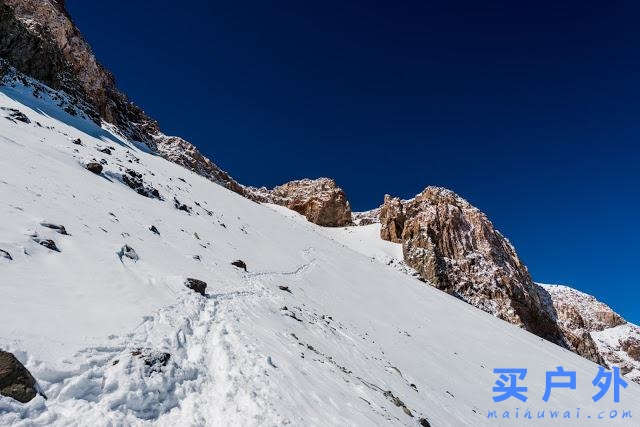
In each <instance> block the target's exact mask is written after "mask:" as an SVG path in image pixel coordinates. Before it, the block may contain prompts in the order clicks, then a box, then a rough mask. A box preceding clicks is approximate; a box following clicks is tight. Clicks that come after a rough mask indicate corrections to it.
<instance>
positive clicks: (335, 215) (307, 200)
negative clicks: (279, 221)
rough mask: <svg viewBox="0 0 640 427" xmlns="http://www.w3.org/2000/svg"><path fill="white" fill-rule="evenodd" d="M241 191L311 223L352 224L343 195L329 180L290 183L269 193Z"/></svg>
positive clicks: (265, 190) (328, 225) (347, 202)
mask: <svg viewBox="0 0 640 427" xmlns="http://www.w3.org/2000/svg"><path fill="white" fill-rule="evenodd" d="M245 192H246V195H247V197H249V198H251V199H252V200H255V201H257V202H261V203H273V204H276V205H280V206H286V207H287V208H289V209H292V210H294V211H296V212H298V213H300V214H302V215H304V216H305V217H306V218H307V219H308V220H309V221H311V222H313V223H314V224H318V225H322V226H325V227H340V226H343V225H347V224H351V222H352V220H351V207H350V205H349V201H348V200H347V196H346V195H345V193H344V191H343V190H342V188H340V187H338V185H337V184H336V182H335V181H334V180H332V179H330V178H318V179H300V180H296V181H290V182H287V183H285V184H282V185H279V186H277V187H275V188H273V189H271V190H269V189H267V188H266V187H262V188H255V187H245Z"/></svg>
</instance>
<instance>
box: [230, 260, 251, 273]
mask: <svg viewBox="0 0 640 427" xmlns="http://www.w3.org/2000/svg"><path fill="white" fill-rule="evenodd" d="M231 265H233V266H234V267H238V268H242V269H243V270H244V271H247V264H245V262H244V261H242V260H241V259H239V260H236V261H233V262H232V263H231Z"/></svg>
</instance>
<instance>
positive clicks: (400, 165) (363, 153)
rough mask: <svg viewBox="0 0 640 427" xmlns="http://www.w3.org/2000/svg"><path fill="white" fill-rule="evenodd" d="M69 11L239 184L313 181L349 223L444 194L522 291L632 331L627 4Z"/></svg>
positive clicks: (632, 128)
mask: <svg viewBox="0 0 640 427" xmlns="http://www.w3.org/2000/svg"><path fill="white" fill-rule="evenodd" d="M67 3H68V7H69V9H70V12H71V15H72V16H73V17H74V19H75V21H76V24H77V25H78V27H79V28H80V30H81V31H82V32H83V33H84V34H85V36H86V37H87V39H88V41H89V42H90V43H91V44H92V46H93V47H94V50H95V52H96V54H97V56H98V58H99V59H100V60H101V61H102V62H103V63H104V64H105V65H106V66H107V67H108V68H109V69H111V70H112V71H113V72H114V73H115V75H116V77H117V79H118V82H119V85H120V87H121V88H122V89H123V90H124V91H125V92H126V93H127V94H129V96H130V97H131V98H132V99H133V100H134V101H135V102H137V103H138V104H139V105H141V106H142V107H143V108H144V109H145V110H146V111H147V112H148V113H150V114H151V115H152V116H153V117H155V118H157V119H158V120H159V122H160V124H161V127H162V128H163V130H164V131H165V132H167V133H170V134H176V135H180V136H183V137H185V138H186V139H188V140H190V141H191V142H193V143H194V144H196V145H197V146H198V147H199V148H200V149H201V150H202V151H203V152H205V153H206V154H207V155H209V156H210V157H212V158H213V159H214V161H216V162H217V163H218V164H219V165H221V166H222V167H223V168H224V169H226V170H228V171H229V172H230V173H231V174H232V175H233V176H234V177H235V178H236V179H238V180H239V181H240V182H242V183H245V184H252V185H267V186H273V185H277V184H280V183H283V182H285V181H288V180H290V179H293V178H301V177H318V176H330V177H333V178H335V179H336V180H337V181H338V183H339V184H340V185H341V186H342V187H343V188H344V189H345V191H346V192H347V195H348V197H349V199H350V200H351V203H352V206H353V208H354V209H355V210H364V209H370V208H373V207H376V206H378V205H379V204H380V203H381V201H382V197H383V195H384V193H390V194H393V195H397V196H401V197H405V198H406V197H411V196H413V195H414V194H416V193H418V192H419V191H421V190H422V189H423V188H424V187H425V186H426V185H441V186H445V187H448V188H451V189H453V190H455V191H456V192H458V193H460V194H461V195H462V196H464V197H465V198H467V199H468V200H469V201H470V202H472V203H473V204H475V205H476V206H478V207H479V208H480V209H482V210H483V211H485V212H486V213H487V214H488V215H489V217H490V218H491V219H492V220H493V222H494V224H495V225H496V226H497V227H498V228H499V229H500V230H501V231H503V233H504V234H505V235H507V236H508V237H509V238H510V240H511V241H512V243H513V244H514V245H515V246H516V248H517V250H518V252H519V254H520V255H521V257H522V259H523V260H524V261H525V263H526V264H527V265H528V267H529V269H530V271H531V273H532V275H533V277H534V279H535V280H537V281H541V282H548V283H554V282H555V283H566V284H570V285H572V286H574V287H576V288H578V289H581V290H583V291H586V292H589V293H592V294H594V295H596V296H597V297H598V298H600V299H602V300H604V301H605V302H607V303H609V304H610V305H612V306H613V307H614V309H616V310H618V311H619V312H621V313H622V314H623V315H624V316H625V317H626V318H627V319H628V320H631V321H634V322H636V323H640V286H639V281H638V267H640V261H639V259H640V243H639V240H640V239H639V238H640V233H639V232H638V224H639V220H640V218H639V214H638V212H640V210H639V209H640V197H639V194H640V191H639V190H638V185H639V184H640V170H639V166H638V164H639V163H638V162H639V161H640V148H639V141H638V136H639V135H640V120H639V119H640V114H639V113H640V27H639V26H638V16H640V6H636V5H637V4H638V3H637V2H632V1H630V2H599V4H595V3H594V4H592V5H589V4H588V2H577V1H576V2H553V3H549V4H543V3H542V2H532V3H531V4H530V5H529V6H522V5H520V3H522V2H513V1H505V2H504V3H496V2H477V1H470V2H429V1H415V2H413V1H406V2H379V4H376V3H378V2H375V1H373V0H365V1H346V2H345V1H335V2H334V1H322V2H306V1H281V2H264V1H255V2H253V1H233V2H216V1H200V0H192V1H188V2H175V1H164V0H158V1H154V2H149V1H147V0H144V1H143V0H127V1H126V2H125V1H111V2H102V1H97V2H86V1H81V0H68V2H67ZM634 3H635V4H636V5H634Z"/></svg>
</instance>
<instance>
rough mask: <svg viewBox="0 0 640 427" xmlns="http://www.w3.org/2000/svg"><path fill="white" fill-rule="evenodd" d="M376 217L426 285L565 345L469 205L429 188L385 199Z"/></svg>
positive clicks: (523, 273) (527, 282)
mask: <svg viewBox="0 0 640 427" xmlns="http://www.w3.org/2000/svg"><path fill="white" fill-rule="evenodd" d="M380 212H381V223H382V224H383V226H382V228H381V237H382V238H383V239H385V240H392V241H393V239H395V240H396V241H401V242H402V250H403V255H404V259H405V262H406V263H407V264H408V265H409V266H411V267H413V268H414V269H416V271H418V273H419V274H420V276H421V277H422V278H423V279H424V280H426V281H427V282H429V283H431V284H432V285H434V286H436V287H437V288H439V289H442V290H444V291H446V292H448V293H450V294H452V295H455V296H457V297H459V298H461V299H463V300H464V301H466V302H468V303H470V304H472V305H474V306H476V307H478V308H481V309H482V310H484V311H487V312H489V313H491V314H493V315H495V316H497V317H499V318H501V319H504V320H506V321H508V322H510V323H513V324H516V325H518V326H522V327H524V328H525V329H527V330H529V331H531V332H533V333H535V334H536V335H539V336H541V337H544V338H546V339H548V340H550V341H552V342H556V343H559V344H563V345H564V340H563V338H562V334H561V333H560V331H559V329H558V327H557V325H556V324H555V322H554V320H553V319H552V318H551V316H549V314H548V313H546V312H545V311H544V310H543V308H542V303H541V301H540V297H539V295H538V292H537V289H536V285H535V284H534V283H533V281H532V279H531V276H530V275H529V272H528V271H527V268H526V267H525V265H524V264H523V263H522V261H521V260H520V258H519V257H518V255H517V254H516V251H515V249H514V248H513V246H512V245H511V243H509V241H508V240H507V239H506V238H505V237H504V236H502V234H500V233H499V232H498V231H497V230H496V229H495V228H494V227H493V224H492V223H491V221H489V219H488V218H487V217H486V216H485V215H484V214H483V213H482V212H481V211H480V210H478V209H477V208H475V207H473V206H472V205H471V204H470V203H469V202H467V201H466V200H464V199H463V198H461V197H460V196H458V195H457V194H455V193H454V192H452V191H450V190H447V189H445V188H440V187H427V188H425V190H424V191H422V193H420V194H418V195H417V196H416V197H415V198H413V199H411V200H407V201H404V202H401V201H400V200H398V199H394V198H391V197H385V204H384V205H383V206H382V208H381V211H380ZM382 230H384V232H383V231H382Z"/></svg>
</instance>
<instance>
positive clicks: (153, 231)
mask: <svg viewBox="0 0 640 427" xmlns="http://www.w3.org/2000/svg"><path fill="white" fill-rule="evenodd" d="M149 231H151V232H152V233H153V234H157V235H158V236H159V235H160V232H159V231H158V229H157V228H156V226H155V225H152V226H151V227H149Z"/></svg>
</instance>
